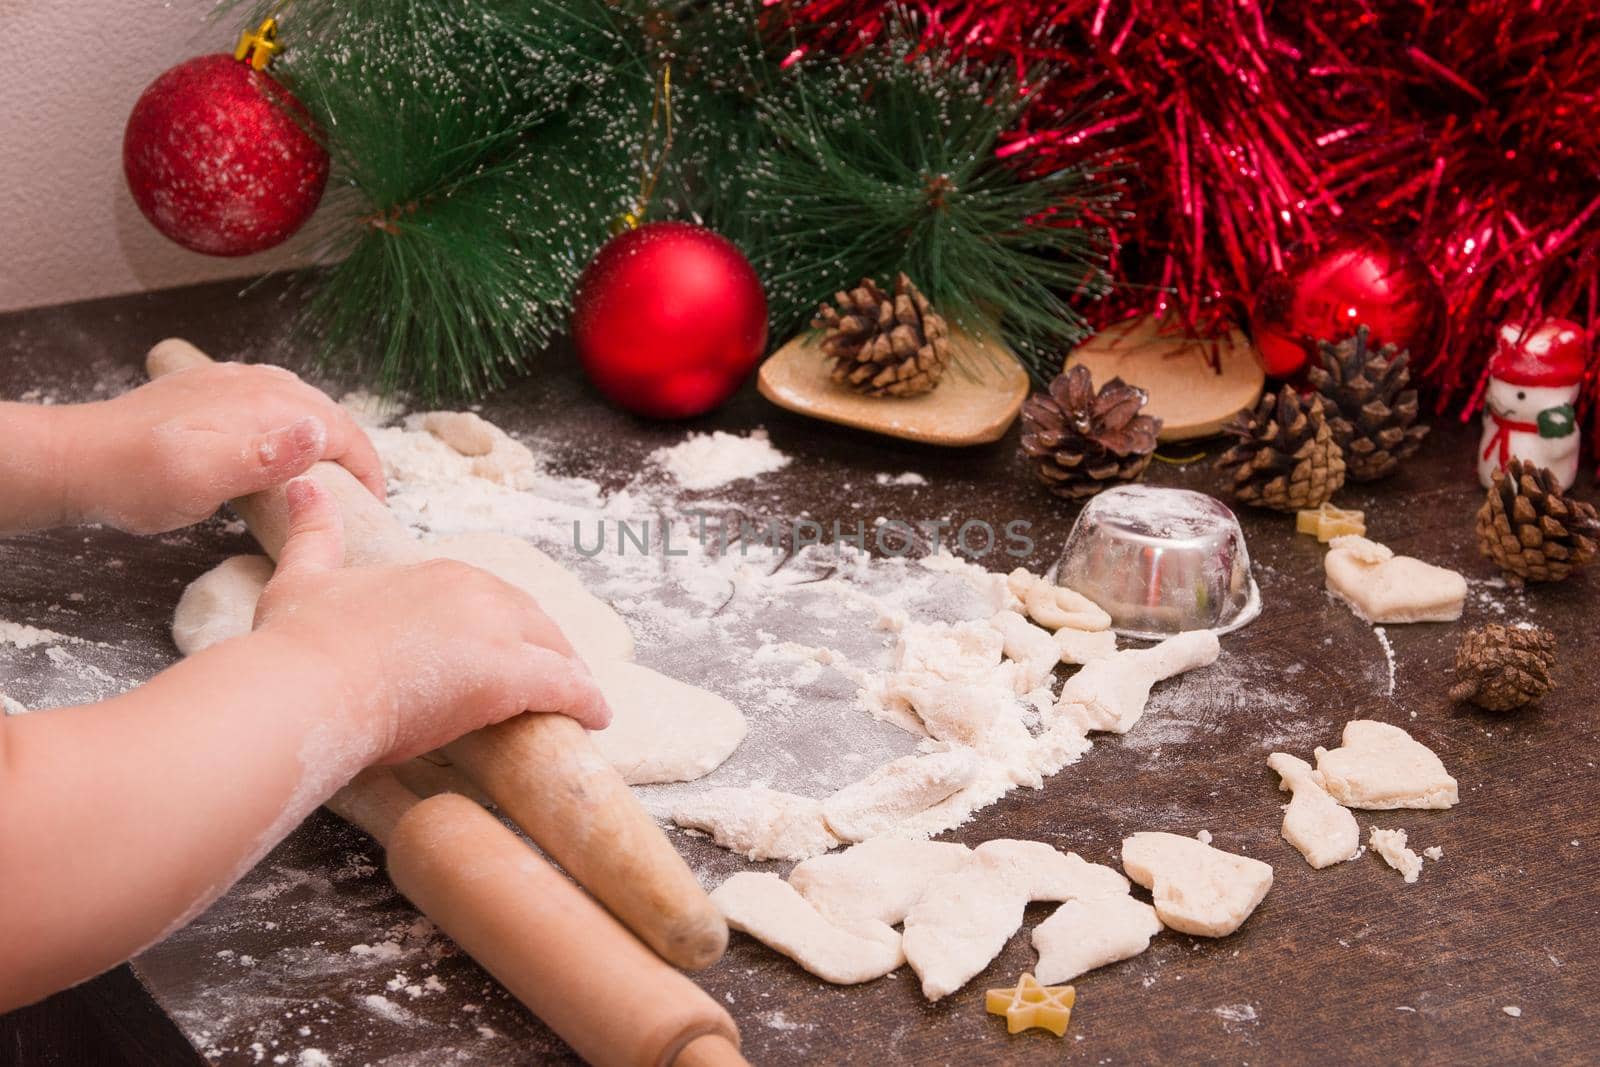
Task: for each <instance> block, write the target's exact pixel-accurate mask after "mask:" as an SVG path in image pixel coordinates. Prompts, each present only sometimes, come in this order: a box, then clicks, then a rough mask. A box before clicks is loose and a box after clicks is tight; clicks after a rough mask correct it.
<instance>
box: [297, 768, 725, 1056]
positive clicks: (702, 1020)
mask: <svg viewBox="0 0 1600 1067" xmlns="http://www.w3.org/2000/svg"><path fill="white" fill-rule="evenodd" d="M328 807H330V808H332V809H333V810H334V811H335V812H336V813H338V814H339V815H341V816H342V817H344V818H345V819H347V820H348V821H350V822H352V823H355V824H356V825H357V826H359V827H361V828H362V829H364V830H366V831H367V832H368V833H370V834H371V835H372V836H373V837H375V838H377V840H378V843H379V844H381V845H382V846H383V847H384V850H385V853H386V864H387V866H388V869H389V876H390V877H391V878H392V879H393V880H394V884H395V888H396V889H398V890H399V891H400V892H401V893H402V894H403V895H404V896H405V897H406V899H408V900H410V901H411V902H412V903H413V904H415V905H416V906H417V908H418V909H419V910H420V911H421V912H422V913H423V914H424V915H426V916H427V917H428V918H429V919H431V920H432V921H433V923H434V924H435V925H436V926H438V927H439V929H441V930H443V931H444V932H445V933H446V934H448V935H449V936H450V939H451V940H453V941H454V942H455V943H456V944H458V945H460V946H461V948H462V949H463V950H464V951H465V952H466V953H467V955H469V956H471V957H472V958H473V959H474V960H476V961H477V962H478V964H479V965H480V966H482V967H483V968H484V969H485V970H486V971H488V972H489V973H490V974H492V975H494V976H495V978H497V979H499V981H500V984H501V985H503V986H505V987H506V989H507V991H509V992H510V993H511V994H512V995H513V996H515V997H516V998H517V999H518V1000H520V1001H521V1002H522V1003H523V1004H525V1005H527V1007H528V1009H529V1010H530V1011H532V1012H533V1013H534V1014H535V1015H537V1016H538V1017H539V1018H540V1019H542V1020H544V1022H545V1023H546V1025H548V1026H549V1027H550V1028H551V1029H552V1030H554V1031H555V1032H556V1033H557V1034H559V1035H561V1038H562V1039H563V1040H565V1041H566V1042H567V1044H569V1045H571V1046H572V1047H573V1048H574V1049H575V1050H576V1051H577V1052H578V1054H579V1055H580V1056H582V1057H583V1058H584V1060H586V1061H587V1062H589V1063H593V1064H596V1065H598V1067H666V1065H668V1064H672V1065H675V1067H691V1065H710V1064H729V1065H732V1064H742V1063H744V1062H745V1061H744V1059H743V1057H741V1056H740V1055H739V1052H738V1049H739V1031H738V1028H737V1027H736V1026H735V1025H734V1022H733V1019H732V1018H731V1017H730V1016H729V1015H728V1013H727V1012H726V1011H725V1010H724V1009H723V1008H722V1006H721V1005H719V1004H718V1003H717V1002H716V1001H714V1000H712V999H711V998H710V997H709V996H707V995H706V994H705V992H704V991H703V990H701V989H700V987H699V986H697V985H695V984H694V983H693V982H691V981H689V979H687V978H685V977H684V976H683V975H682V974H680V973H678V972H677V971H675V970H673V969H672V968H671V967H669V966H667V965H666V964H665V963H663V962H662V961H661V959H660V958H659V957H657V956H656V955H655V954H654V953H653V952H651V951H650V950H649V949H648V948H646V947H645V946H644V945H643V944H642V943H640V942H639V940H638V939H637V938H635V937H634V936H633V935H632V934H630V933H629V932H628V931H627V930H625V929H623V928H622V926H621V925H620V924H618V922H617V921H616V920H615V919H613V918H612V917H611V916H610V915H608V914H606V912H605V911H604V910H603V909H602V908H601V907H600V906H599V905H597V904H596V903H595V902H594V901H592V900H590V899H589V897H588V896H587V895H586V894H584V892H583V891H582V890H581V889H579V888H578V887H577V886H575V885H573V884H572V883H571V882H570V881H568V880H567V879H566V878H564V877H562V875H561V874H559V873H558V872H557V871H556V870H555V869H554V868H553V867H551V866H550V864H549V863H548V862H546V861H545V860H544V859H543V858H542V857H540V856H539V854H538V853H536V852H534V851H533V849H531V848H529V847H528V846H527V845H526V844H524V843H523V842H522V841H521V840H519V839H518V838H517V836H516V835H515V834H513V833H512V832H511V831H510V830H507V829H506V828H505V826H503V825H502V824H501V823H500V821H499V820H498V819H496V818H495V817H494V816H493V815H490V814H489V813H488V812H487V811H484V810H483V808H481V807H479V806H478V805H477V804H474V803H473V802H472V801H470V800H468V799H467V798H466V797H463V796H460V795H458V794H455V793H440V794H438V795H437V796H433V797H429V798H428V799H426V800H421V799H419V798H418V797H417V795H416V794H415V793H413V792H411V790H410V789H408V788H406V787H405V786H404V785H402V784H401V783H400V782H399V780H398V779H396V778H395V776H394V774H393V773H392V772H391V771H389V770H388V769H386V768H371V769H369V770H366V771H363V772H362V773H361V774H360V775H358V776H357V777H356V779H355V780H354V781H353V782H351V783H350V784H349V785H348V786H346V787H345V788H344V789H343V790H341V791H340V792H339V793H338V794H336V795H335V796H334V798H333V799H332V800H330V801H329V802H328Z"/></svg>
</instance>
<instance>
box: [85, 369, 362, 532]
mask: <svg viewBox="0 0 1600 1067" xmlns="http://www.w3.org/2000/svg"><path fill="white" fill-rule="evenodd" d="M61 410H62V412H63V414H68V413H70V415H71V419H72V422H71V425H70V426H69V427H67V429H66V433H65V435H64V436H65V440H64V441H63V443H62V445H61V448H62V453H63V460H62V462H63V463H64V464H65V465H67V466H68V468H69V469H67V470H66V471H64V472H63V477H64V480H65V481H66V483H67V484H68V485H70V486H71V487H72V488H71V496H72V501H71V506H70V507H69V510H70V511H73V512H76V514H77V515H78V516H80V517H82V518H84V519H88V520H91V521H99V522H105V523H108V524H110V525H112V526H116V527H118V528H119V529H123V530H127V531H129V532H132V533H161V532H164V531H166V530H174V529H177V528H178V527H180V526H187V525H189V524H191V523H195V522H199V521H201V520H202V519H204V518H206V517H207V516H209V515H210V514H211V513H212V512H214V511H216V510H217V508H218V507H219V506H220V505H221V504H222V503H223V502H224V501H226V500H229V499H231V498H233V497H236V496H244V495H246V494H248V493H254V492H258V491H259V490H262V489H267V488H270V487H272V486H274V485H282V484H283V483H284V482H286V481H288V480H289V479H290V478H293V477H295V476H296V475H298V474H302V473H304V472H305V471H306V470H308V469H310V467H311V465H312V464H313V463H316V462H317V461H318V460H324V459H326V460H332V461H333V462H335V463H339V464H342V465H343V466H345V467H346V468H348V469H349V471H350V473H351V474H353V475H355V476H356V477H357V478H359V479H360V480H361V482H362V484H364V485H365V486H366V487H367V488H368V489H370V490H372V492H373V494H374V495H375V496H377V497H378V498H379V499H380V500H381V499H382V498H383V495H384V485H383V466H382V464H381V463H380V462H379V460H378V454H377V452H375V451H374V450H373V447H372V442H371V441H369V440H367V436H366V434H364V433H363V432H362V431H361V427H360V426H358V425H357V424H356V422H355V420H354V419H352V418H351V417H350V415H349V413H348V412H346V411H345V410H344V409H343V408H341V407H340V406H339V405H338V404H335V403H334V402H333V401H332V400H330V399H329V398H328V397H327V396H326V395H325V394H323V393H322V392H320V391H319V390H317V389H314V388H312V387H311V386H309V385H307V384H306V383H304V382H302V381H301V380H300V379H299V378H297V377H296V376H295V375H294V374H293V373H291V372H289V371H287V370H284V369H283V368H281V367H269V366H246V365H244V364H242V363H219V364H215V365H213V366H207V367H195V368H192V369H190V370H185V371H180V372H178V373H176V374H170V375H167V376H166V377H163V378H159V379H157V380H156V381H153V382H151V383H149V384H148V385H144V386H140V387H139V388H138V389H135V390H133V391H132V392H129V393H125V394H123V395H122V396H119V397H117V398H116V399H114V400H107V401H103V402H100V403H95V404H84V405H81V406H77V407H72V408H65V409H61Z"/></svg>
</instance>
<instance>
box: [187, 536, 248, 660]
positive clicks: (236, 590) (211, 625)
mask: <svg viewBox="0 0 1600 1067" xmlns="http://www.w3.org/2000/svg"><path fill="white" fill-rule="evenodd" d="M271 580H272V560H270V559H268V558H267V557H266V556H232V557H230V558H228V559H225V560H223V561H222V562H221V563H219V564H217V565H216V566H215V567H212V568H211V569H210V570H208V571H206V572H205V573H204V574H202V575H201V576H200V577H198V578H196V579H195V580H194V581H192V582H190V583H189V585H188V588H186V589H185V590H184V591H183V596H181V597H179V598H178V607H177V609H176V610H174V611H173V613H172V643H173V644H175V645H177V646H178V651H179V652H182V653H183V654H184V655H185V656H192V655H194V654H195V653H196V652H199V651H201V650H202V649H207V648H210V647H211V646H212V645H215V644H220V643H222V642H223V641H226V640H228V638H230V637H238V636H240V635H241V634H247V633H249V632H250V628H251V626H253V625H254V624H255V618H256V601H258V600H260V599H261V591H262V590H263V589H265V588H266V587H267V583H268V582H269V581H271Z"/></svg>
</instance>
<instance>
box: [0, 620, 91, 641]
mask: <svg viewBox="0 0 1600 1067" xmlns="http://www.w3.org/2000/svg"><path fill="white" fill-rule="evenodd" d="M76 641H77V638H74V637H68V636H67V635H66V634H58V633H56V632H55V631H54V630H45V629H42V628H40V627H38V626H29V625H28V624H27V623H21V622H10V621H8V620H6V619H0V644H6V645H15V646H16V647H17V648H34V647H36V646H38V645H48V646H51V647H55V648H58V647H60V646H61V645H64V644H73V643H75V642H76Z"/></svg>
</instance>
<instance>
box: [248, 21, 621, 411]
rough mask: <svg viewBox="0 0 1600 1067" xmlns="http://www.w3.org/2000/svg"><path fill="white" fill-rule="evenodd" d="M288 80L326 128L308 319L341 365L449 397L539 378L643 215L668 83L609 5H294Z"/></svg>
mask: <svg viewBox="0 0 1600 1067" xmlns="http://www.w3.org/2000/svg"><path fill="white" fill-rule="evenodd" d="M280 38H281V39H282V40H283V41H284V42H285V43H286V44H287V45H288V49H287V51H286V53H285V54H284V55H283V56H282V57H281V58H280V59H279V60H278V61H277V62H275V63H274V64H273V68H272V73H273V75H274V76H275V77H277V78H279V79H280V80H282V81H283V82H284V83H285V84H286V85H287V86H288V87H289V89H290V90H291V91H292V92H293V93H294V94H295V95H296V96H297V97H298V98H299V99H300V100H301V102H302V103H304V104H305V105H306V107H307V109H308V110H309V111H310V112H311V114H312V116H313V117H314V119H315V120H316V122H317V123H318V125H319V126H320V127H321V128H322V130H323V131H325V133H326V135H327V140H328V144H329V146H330V152H331V154H332V160H333V178H332V180H331V182H330V197H331V198H332V200H331V203H330V209H331V210H328V211H325V212H324V222H325V224H324V228H323V239H322V244H321V248H320V252H321V255H320V257H319V258H320V259H322V260H323V261H324V262H325V263H326V264H327V265H326V266H325V268H323V269H322V270H321V271H319V273H318V274H317V276H316V279H315V281H316V289H315V293H314V295H313V297H312V298H311V300H310V301H309V303H308V305H307V308H306V318H305V323H304V324H305V325H306V326H307V327H308V332H310V333H311V334H312V335H313V336H314V337H315V339H316V340H317V342H318V343H319V345H320V347H321V351H322V355H323V357H324V359H325V361H326V362H328V363H330V364H333V365H335V366H339V367H346V368H353V369H355V370H357V371H358V372H359V373H361V374H362V375H363V376H365V377H366V378H367V379H368V380H370V381H373V382H374V383H375V384H376V385H378V386H379V387H381V388H386V389H394V388H403V389H407V390H410V391H412V392H413V393H415V394H417V395H418V396H419V397H420V398H421V399H423V400H426V401H429V402H433V401H436V400H439V399H442V398H445V397H462V396H472V395H477V394H480V393H482V392H483V391H484V390H486V389H489V388H493V387H496V386H499V385H500V384H502V383H503V382H504V381H505V380H506V378H507V377H508V376H509V375H511V374H513V373H516V372H519V371H522V370H525V369H526V368H527V366H528V363H529V361H530V360H531V358H532V357H534V356H535V355H537V354H538V353H539V352H540V351H541V350H542V349H544V348H545V347H546V346H547V345H548V343H549V341H550V340H551V338H552V337H553V336H555V335H556V334H558V333H559V332H560V331H561V330H562V329H563V328H564V326H565V323H566V318H567V314H568V308H569V301H570V296H571V290H572V286H573V283H574V281H575V280H576V278H577V275H578V273H579V272H580V271H581V270H582V268H583V265H584V263H585V262H587V260H588V259H589V257H590V256H591V255H592V254H593V252H594V250H595V249H596V248H598V247H599V245H600V244H601V243H602V242H603V241H604V240H605V238H606V236H607V233H608V225H609V223H610V221H611V220H613V219H615V218H616V217H617V216H619V215H620V214H621V213H622V212H623V211H624V210H625V209H627V208H628V207H631V206H632V197H633V196H634V195H635V193H636V190H637V185H638V157H639V145H640V142H641V139H642V136H643V133H644V127H645V123H646V120H647V117H648V112H649V102H650V92H651V86H652V80H651V77H650V72H649V69H648V67H647V65H646V61H645V60H646V57H645V54H644V48H643V40H644V38H643V34H642V32H641V28H640V14H639V12H638V11H637V10H633V9H631V8H625V7H621V6H617V5H613V4H609V3H606V2H605V0H563V2H556V0H489V2H473V3H466V2H459V0H455V2H453V0H293V3H292V4H291V6H290V8H289V9H288V11H287V13H286V15H285V17H284V20H283V27H282V30H281V31H280Z"/></svg>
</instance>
